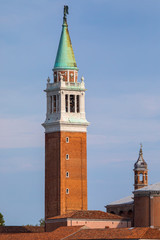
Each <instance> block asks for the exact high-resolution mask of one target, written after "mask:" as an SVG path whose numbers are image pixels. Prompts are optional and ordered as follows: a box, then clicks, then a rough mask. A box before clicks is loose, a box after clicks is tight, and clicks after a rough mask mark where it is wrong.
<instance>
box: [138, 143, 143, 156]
mask: <svg viewBox="0 0 160 240" xmlns="http://www.w3.org/2000/svg"><path fill="white" fill-rule="evenodd" d="M142 147H143V145H142V143H140V150H139V154H140V155H142V154H143V152H142Z"/></svg>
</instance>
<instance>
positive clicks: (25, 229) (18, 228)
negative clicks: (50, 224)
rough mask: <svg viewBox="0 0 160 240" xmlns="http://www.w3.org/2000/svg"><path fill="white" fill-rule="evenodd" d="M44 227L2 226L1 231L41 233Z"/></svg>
mask: <svg viewBox="0 0 160 240" xmlns="http://www.w3.org/2000/svg"><path fill="white" fill-rule="evenodd" d="M40 232H44V227H39V226H0V233H40Z"/></svg>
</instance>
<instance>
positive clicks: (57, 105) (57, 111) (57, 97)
mask: <svg viewBox="0 0 160 240" xmlns="http://www.w3.org/2000/svg"><path fill="white" fill-rule="evenodd" d="M57 112H59V95H57Z"/></svg>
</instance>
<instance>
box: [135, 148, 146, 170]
mask: <svg viewBox="0 0 160 240" xmlns="http://www.w3.org/2000/svg"><path fill="white" fill-rule="evenodd" d="M134 169H136V170H138V169H141V170H142V169H147V163H146V162H145V160H144V158H143V151H142V144H141V147H140V150H139V157H138V160H137V162H136V163H135V164H134Z"/></svg>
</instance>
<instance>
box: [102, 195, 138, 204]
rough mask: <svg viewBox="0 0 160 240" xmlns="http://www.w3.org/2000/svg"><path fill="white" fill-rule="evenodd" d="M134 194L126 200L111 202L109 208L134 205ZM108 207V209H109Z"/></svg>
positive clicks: (125, 198)
mask: <svg viewBox="0 0 160 240" xmlns="http://www.w3.org/2000/svg"><path fill="white" fill-rule="evenodd" d="M133 197H134V196H133V194H132V195H130V196H127V197H124V198H121V199H119V200H117V201H114V202H111V203H110V204H108V205H107V206H112V205H122V204H132V203H133ZM107 206H106V207H107Z"/></svg>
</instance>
